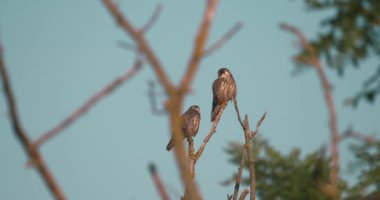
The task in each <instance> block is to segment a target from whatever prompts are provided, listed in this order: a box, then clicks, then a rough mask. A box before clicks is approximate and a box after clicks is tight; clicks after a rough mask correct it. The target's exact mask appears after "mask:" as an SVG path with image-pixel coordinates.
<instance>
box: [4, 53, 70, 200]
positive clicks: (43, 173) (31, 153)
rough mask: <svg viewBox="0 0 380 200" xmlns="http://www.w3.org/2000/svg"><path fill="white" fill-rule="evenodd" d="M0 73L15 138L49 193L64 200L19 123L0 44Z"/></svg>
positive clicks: (41, 158)
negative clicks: (33, 164)
mask: <svg viewBox="0 0 380 200" xmlns="http://www.w3.org/2000/svg"><path fill="white" fill-rule="evenodd" d="M0 73H1V78H2V80H3V87H4V94H5V98H6V101H7V105H8V109H9V113H10V117H11V123H12V126H13V132H14V134H15V136H16V138H17V139H18V140H19V142H20V143H21V146H22V147H23V148H24V151H25V153H26V154H27V155H28V157H29V158H30V159H31V160H32V161H33V163H35V166H36V168H37V171H38V173H39V175H40V177H41V178H42V180H43V181H44V183H45V185H46V186H47V188H48V190H49V191H50V193H51V195H52V196H53V197H54V198H55V199H57V200H64V199H66V198H65V195H64V193H63V191H62V190H61V188H60V186H59V185H58V183H57V181H56V180H55V178H54V176H53V174H52V173H51V172H50V170H49V168H48V167H47V165H46V163H45V161H44V159H43V157H42V155H41V154H40V152H39V151H38V149H37V148H34V146H33V145H32V142H31V140H30V139H29V137H28V135H27V133H26V132H25V130H24V128H23V127H22V125H21V122H20V119H19V117H18V112H17V105H16V100H15V97H14V95H13V91H12V87H11V83H10V80H9V77H8V73H7V70H6V67H5V62H4V59H3V50H2V47H1V46H0Z"/></svg>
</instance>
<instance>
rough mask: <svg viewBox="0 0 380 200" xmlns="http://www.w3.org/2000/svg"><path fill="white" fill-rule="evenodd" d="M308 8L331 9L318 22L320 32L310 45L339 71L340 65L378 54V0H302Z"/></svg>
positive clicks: (379, 43) (379, 44)
mask: <svg viewBox="0 0 380 200" xmlns="http://www.w3.org/2000/svg"><path fill="white" fill-rule="evenodd" d="M305 3H306V6H307V8H308V9H310V10H334V11H335V14H334V15H333V16H328V17H326V18H325V19H324V20H322V22H321V29H322V31H321V32H320V33H319V34H318V36H317V39H315V40H313V41H312V44H313V45H314V47H315V48H316V49H317V51H318V52H319V53H320V55H322V56H324V57H325V58H326V61H327V63H328V64H329V65H330V66H332V67H335V68H336V69H338V71H339V72H340V73H342V72H343V69H344V66H345V65H346V64H347V63H351V64H353V65H354V66H358V64H359V61H361V60H363V59H365V58H367V57H368V56H369V55H370V53H373V54H375V55H377V56H379V55H380V1H378V0H305Z"/></svg>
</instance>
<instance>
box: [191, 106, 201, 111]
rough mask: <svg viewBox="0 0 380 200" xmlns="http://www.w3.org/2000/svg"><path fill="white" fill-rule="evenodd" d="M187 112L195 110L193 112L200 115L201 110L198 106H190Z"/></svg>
mask: <svg viewBox="0 0 380 200" xmlns="http://www.w3.org/2000/svg"><path fill="white" fill-rule="evenodd" d="M189 110H195V111H197V112H198V113H201V109H200V108H199V106H197V105H192V106H190V108H189Z"/></svg>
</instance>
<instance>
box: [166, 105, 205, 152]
mask: <svg viewBox="0 0 380 200" xmlns="http://www.w3.org/2000/svg"><path fill="white" fill-rule="evenodd" d="M181 118H182V122H181V130H182V133H183V139H184V138H186V137H187V136H192V137H194V136H195V135H197V133H198V129H199V122H200V121H201V111H200V108H199V106H197V105H193V106H190V108H189V109H188V110H187V111H186V112H185V113H183V114H182V117H181ZM173 147H174V140H173V138H172V139H170V141H169V143H168V145H167V146H166V150H168V151H169V150H170V149H171V148H173Z"/></svg>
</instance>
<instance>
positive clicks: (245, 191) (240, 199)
mask: <svg viewBox="0 0 380 200" xmlns="http://www.w3.org/2000/svg"><path fill="white" fill-rule="evenodd" d="M248 193H249V190H248V189H245V190H243V192H241V194H240V197H239V200H244V199H245V197H246V196H247V194H248Z"/></svg>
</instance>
